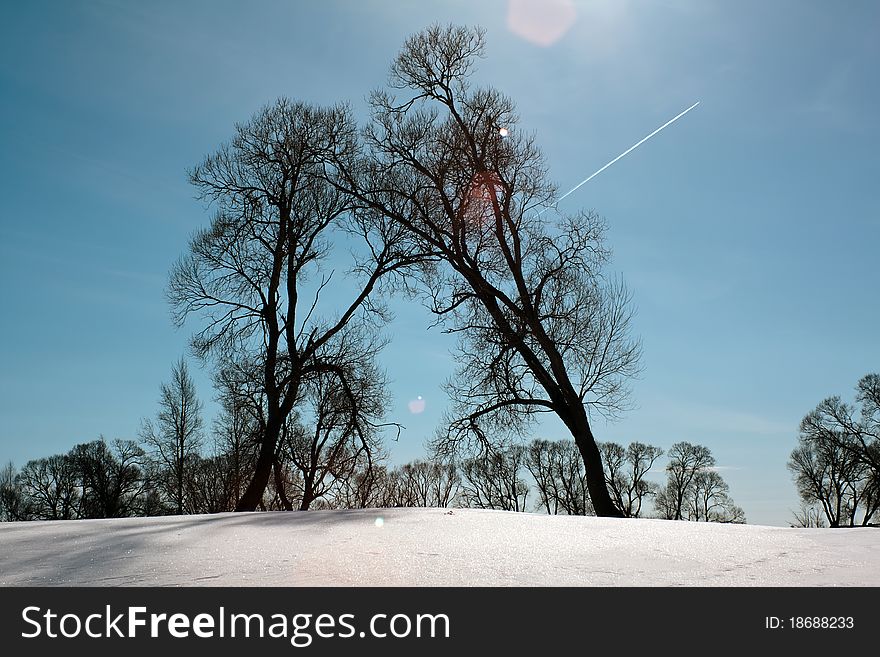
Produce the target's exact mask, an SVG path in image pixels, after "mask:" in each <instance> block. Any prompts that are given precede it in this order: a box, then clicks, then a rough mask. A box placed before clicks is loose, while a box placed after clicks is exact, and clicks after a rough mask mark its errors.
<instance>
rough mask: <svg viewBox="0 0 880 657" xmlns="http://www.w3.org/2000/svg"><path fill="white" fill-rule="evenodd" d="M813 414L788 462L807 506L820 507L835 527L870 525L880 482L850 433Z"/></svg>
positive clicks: (802, 427)
mask: <svg viewBox="0 0 880 657" xmlns="http://www.w3.org/2000/svg"><path fill="white" fill-rule="evenodd" d="M817 419H818V418H817V417H816V415H815V412H814V413H811V414H810V415H808V416H807V417H805V418H804V420H803V421H802V422H801V434H800V438H799V441H798V446H797V447H796V448H795V449H794V450H793V451H792V453H791V456H790V458H789V461H788V469H789V470H790V471H791V473H792V475H793V476H794V479H795V484H796V485H797V489H798V494H799V495H800V498H801V500H802V501H803V502H804V505H805V506H806V505H813V504H817V505H819V508H821V509H822V512H823V513H824V515H825V518H826V519H827V521H828V524H829V526H831V527H840V526H846V525H848V526H852V525H854V524H857V523H858V521H859V520H858V519H859V516H860V515H861V523H862V524H868V523H869V522H870V520H871V518H872V517H873V515H874V514H875V513H876V511H877V507H878V497H880V486H878V484H880V482H878V480H877V478H876V473H875V472H874V471H873V470H872V469H871V468H870V467H868V466H867V465H866V463H865V461H864V460H863V459H861V458H860V448H859V444H858V441H857V440H856V439H855V438H854V437H852V435H850V434H846V433H844V432H843V431H841V430H839V429H834V428H831V427H829V426H827V425H825V424H824V423H821V422H817Z"/></svg>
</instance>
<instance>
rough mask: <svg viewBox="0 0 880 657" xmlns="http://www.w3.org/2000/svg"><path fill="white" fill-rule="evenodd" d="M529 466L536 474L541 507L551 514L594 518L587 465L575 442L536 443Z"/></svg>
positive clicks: (528, 458)
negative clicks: (587, 478)
mask: <svg viewBox="0 0 880 657" xmlns="http://www.w3.org/2000/svg"><path fill="white" fill-rule="evenodd" d="M525 467H526V469H527V470H528V471H529V473H530V474H531V475H532V478H533V479H534V481H535V485H536V488H537V492H538V499H539V503H540V505H541V507H543V508H544V510H545V511H546V512H547V513H549V514H551V515H557V514H567V515H578V516H583V515H594V514H595V512H594V510H593V505H592V503H591V502H590V495H589V491H588V489H587V484H586V474H585V472H584V462H583V459H582V458H581V455H580V452H579V451H578V448H577V445H575V444H574V441H571V440H557V441H552V442H551V441H547V440H533V441H532V442H531V443H529V445H528V448H527V450H526V459H525Z"/></svg>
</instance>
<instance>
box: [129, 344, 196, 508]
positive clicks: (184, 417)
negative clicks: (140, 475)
mask: <svg viewBox="0 0 880 657" xmlns="http://www.w3.org/2000/svg"><path fill="white" fill-rule="evenodd" d="M202 423H203V420H202V402H201V401H199V399H198V397H197V396H196V387H195V383H194V382H193V380H192V377H191V376H190V374H189V369H188V368H187V365H186V360H184V359H183V358H181V359H180V360H179V361H178V362H177V363H175V364H174V366H173V367H172V369H171V382H170V383H163V384H162V386H161V388H160V396H159V414H158V416H157V417H156V422H155V423H153V422H152V421H151V420H144V421H143V424H142V427H141V438H142V439H143V440H144V442H145V443H146V444H147V445H149V446H150V447H151V448H152V450H153V455H154V458H155V459H156V460H157V462H158V463H159V465H160V467H161V468H163V469H164V472H163V473H162V481H161V485H162V487H163V489H164V492H165V494H166V495H167V497H168V499H169V500H170V501H171V503H172V504H173V505H174V509H175V511H176V512H177V513H178V514H182V513H184V509H185V507H186V478H187V474H188V472H187V471H188V467H189V464H190V463H191V462H192V461H193V459H194V458H195V457H197V456H198V452H199V448H200V447H201V444H202V440H203V433H202Z"/></svg>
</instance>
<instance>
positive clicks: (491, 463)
mask: <svg viewBox="0 0 880 657" xmlns="http://www.w3.org/2000/svg"><path fill="white" fill-rule="evenodd" d="M525 453H526V449H525V447H523V446H522V445H510V446H507V447H503V448H501V449H497V450H493V451H491V452H488V453H487V454H482V455H479V456H474V457H471V458H469V459H466V460H465V461H464V462H463V463H462V464H461V499H462V501H463V503H464V505H465V506H469V507H473V508H477V509H500V510H502V511H526V510H527V507H526V502H527V499H528V495H529V486H528V484H527V483H526V482H525V481H524V480H523V479H522V476H521V474H522V469H523V468H524V467H525Z"/></svg>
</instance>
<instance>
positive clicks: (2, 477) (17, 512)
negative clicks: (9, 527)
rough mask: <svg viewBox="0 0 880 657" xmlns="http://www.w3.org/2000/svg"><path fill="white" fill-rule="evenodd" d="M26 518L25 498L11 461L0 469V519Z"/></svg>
mask: <svg viewBox="0 0 880 657" xmlns="http://www.w3.org/2000/svg"><path fill="white" fill-rule="evenodd" d="M12 520H27V513H26V508H25V500H24V497H23V495H22V492H21V489H20V487H19V485H18V483H17V482H16V470H15V466H14V465H13V463H12V461H10V462H9V463H7V464H6V465H5V466H4V467H3V469H2V470H0V521H4V522H5V521H12Z"/></svg>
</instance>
